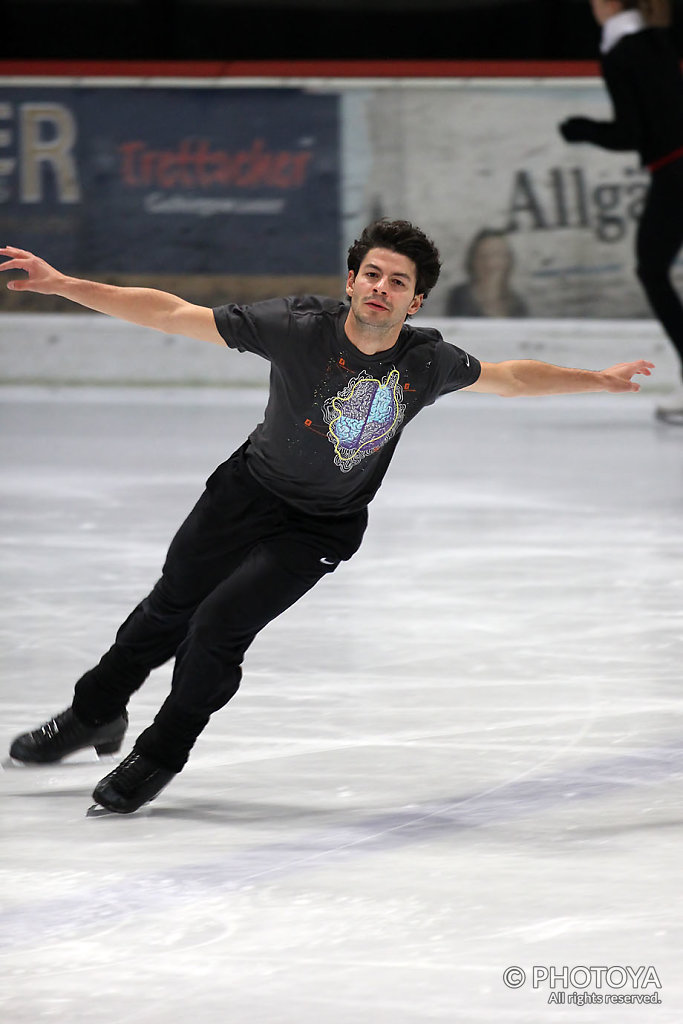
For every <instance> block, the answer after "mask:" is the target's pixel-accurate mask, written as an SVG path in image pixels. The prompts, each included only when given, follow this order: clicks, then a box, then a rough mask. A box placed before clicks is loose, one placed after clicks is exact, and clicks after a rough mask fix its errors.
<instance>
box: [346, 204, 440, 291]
mask: <svg viewBox="0 0 683 1024" xmlns="http://www.w3.org/2000/svg"><path fill="white" fill-rule="evenodd" d="M370 249H390V250H391V251H392V252H398V253H400V254H401V256H407V257H408V259H410V260H412V261H413V263H414V264H415V270H416V272H417V279H416V282H415V294H416V295H423V296H424V298H427V296H428V295H429V293H430V291H431V290H432V288H433V287H434V285H435V284H436V282H437V281H438V280H439V274H440V272H441V259H440V257H439V250H438V249H437V248H436V246H435V245H434V242H432V240H431V238H427V236H426V235H425V233H424V231H421V230H420V228H417V227H415V225H414V224H411V223H410V221H407V220H389V219H388V218H387V217H383V218H382V220H376V221H375V222H374V223H373V224H369V225H368V226H367V227H366V228H364V229H363V233H362V234H361V236H360V238H357V239H356V241H355V242H354V243H353V245H352V246H351V248H350V249H349V252H348V258H347V261H346V263H347V266H348V268H349V270H352V271H353V272H354V274H357V273H358V271H359V269H360V265H361V263H362V262H363V260H364V259H365V257H366V256H367V254H368V252H369V251H370Z"/></svg>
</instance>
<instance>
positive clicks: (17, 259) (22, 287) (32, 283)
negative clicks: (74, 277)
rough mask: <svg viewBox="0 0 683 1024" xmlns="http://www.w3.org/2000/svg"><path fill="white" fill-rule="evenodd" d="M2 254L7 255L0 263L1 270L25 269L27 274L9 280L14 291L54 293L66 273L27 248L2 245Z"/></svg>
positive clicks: (8, 284)
mask: <svg viewBox="0 0 683 1024" xmlns="http://www.w3.org/2000/svg"><path fill="white" fill-rule="evenodd" d="M0 256H6V257H7V259H6V260H5V262H4V263H0V270H25V271H26V274H27V276H26V277H20V278H17V279H16V280H11V281H8V282H7V287H8V288H9V289H10V291H13V292H40V293H41V294H42V295H54V294H55V292H56V291H57V288H58V285H59V283H60V282H61V281H63V280H64V275H63V274H61V273H60V272H59V271H58V270H55V268H54V267H51V266H50V264H49V263H46V262H45V260H41V259H40V257H39V256H34V255H33V253H32V252H27V251H26V250H25V249H17V248H15V246H13V245H6V246H4V247H0Z"/></svg>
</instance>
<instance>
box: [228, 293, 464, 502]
mask: <svg viewBox="0 0 683 1024" xmlns="http://www.w3.org/2000/svg"><path fill="white" fill-rule="evenodd" d="M348 311H349V306H348V305H347V304H346V303H345V302H340V301H339V300H335V299H327V298H321V297H318V296H312V295H307V296H303V297H300V298H280V299H268V300H266V301H265V302H257V303H254V304H253V305H249V306H238V305H234V304H229V305H226V306H219V307H217V308H216V309H214V317H215V320H216V326H217V327H218V330H219V331H220V333H221V335H222V337H223V338H224V339H225V342H226V344H227V345H229V346H230V347H231V348H236V349H239V351H240V352H253V353H255V354H256V355H259V356H263V358H264V359H267V360H269V362H270V364H271V371H270V394H269V397H268V404H267V407H266V411H265V416H264V419H263V421H262V422H261V423H259V425H258V426H257V427H256V428H255V430H253V431H252V433H251V435H250V437H249V441H250V445H249V449H248V452H247V464H248V466H249V469H250V471H251V472H252V474H253V475H254V477H255V478H256V479H257V480H258V481H259V482H260V483H261V484H262V485H263V486H264V487H266V488H267V489H268V490H269V491H272V492H273V493H274V494H276V495H278V496H279V497H280V498H282V499H283V500H285V501H287V502H288V503H289V504H291V505H294V506H296V507H297V508H300V509H303V510H304V511H306V512H309V513H312V514H314V515H345V514H348V513H351V512H356V511H360V510H361V509H363V508H365V506H366V505H367V504H368V502H370V501H371V499H372V498H373V497H374V495H375V493H376V492H377V489H378V488H379V486H380V484H381V482H382V479H383V477H384V474H385V473H386V471H387V468H388V466H389V463H390V461H391V458H392V455H393V453H394V450H395V448H396V445H397V443H398V440H399V437H400V435H401V431H402V430H403V428H404V427H405V425H406V424H407V423H409V422H410V420H411V419H413V417H414V416H416V415H417V413H418V412H419V411H420V409H422V408H424V406H425V405H430V404H431V403H432V402H434V401H435V400H436V399H437V398H438V397H439V396H440V395H445V394H448V392H450V391H457V390H458V389H459V388H463V387H467V386H468V385H469V384H474V382H475V381H476V380H477V379H478V377H479V374H480V372H481V365H480V363H479V362H478V360H477V359H475V358H474V356H470V355H468V354H467V353H466V352H463V351H462V350H461V349H459V348H456V347H455V346H454V345H450V344H448V343H446V342H445V341H444V340H443V338H442V337H441V335H440V334H439V332H438V331H436V330H432V329H430V328H424V327H422V328H420V327H414V326H412V325H411V324H409V323H406V324H405V325H404V326H403V328H402V330H401V333H400V336H399V338H398V341H397V342H396V344H395V345H394V346H393V347H392V348H391V349H387V350H386V351H385V352H380V353H378V354H377V355H375V356H366V355H364V354H363V353H362V352H360V351H359V350H358V349H357V348H356V347H355V346H354V345H353V344H352V343H351V342H350V341H349V339H348V338H347V337H346V334H345V331H344V323H345V321H346V317H347V315H348Z"/></svg>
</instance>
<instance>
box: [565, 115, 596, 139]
mask: <svg viewBox="0 0 683 1024" xmlns="http://www.w3.org/2000/svg"><path fill="white" fill-rule="evenodd" d="M592 125H593V122H592V121H591V119H590V118H589V117H568V118H567V119H566V121H563V122H562V124H561V125H560V126H559V130H560V135H561V136H562V138H563V139H564V140H565V142H587V141H588V140H589V139H590V137H591V128H592Z"/></svg>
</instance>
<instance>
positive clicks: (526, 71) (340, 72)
mask: <svg viewBox="0 0 683 1024" xmlns="http://www.w3.org/2000/svg"><path fill="white" fill-rule="evenodd" d="M599 73H600V72H599V66H598V63H597V62H596V61H586V60H572V61H550V60H548V61H527V60H496V61H485V60H471V61H470V60H291V61H284V60H253V61H246V60H245V61H194V60H180V61H173V60H169V61H146V60H145V61H129V60H112V61H107V60H104V61H102V60H5V61H2V60H0V76H3V77H11V76H35V77H46V76H47V77H65V76H66V77H70V78H71V77H77V78H83V77H87V78H119V77H122V78H128V77H134V78H591V77H596V76H598V75H599Z"/></svg>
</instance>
